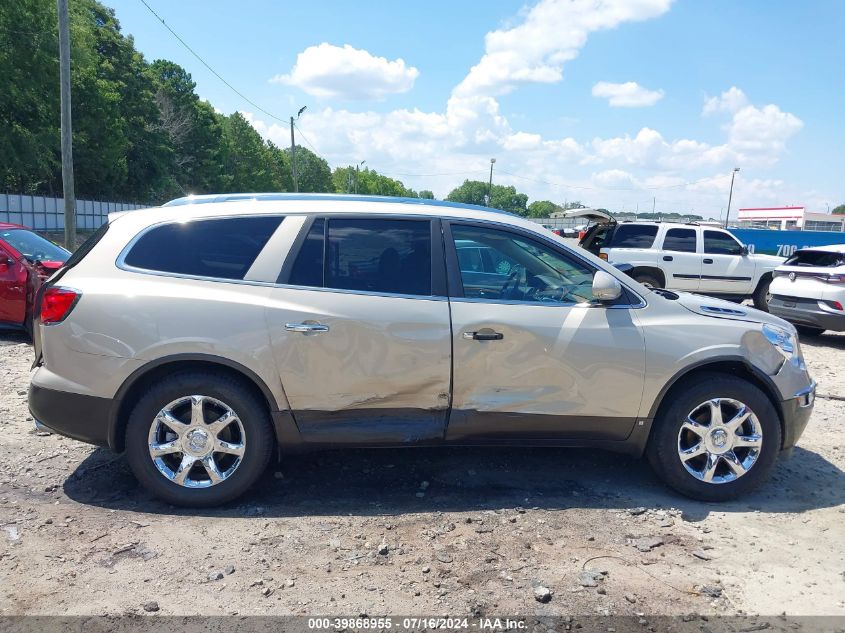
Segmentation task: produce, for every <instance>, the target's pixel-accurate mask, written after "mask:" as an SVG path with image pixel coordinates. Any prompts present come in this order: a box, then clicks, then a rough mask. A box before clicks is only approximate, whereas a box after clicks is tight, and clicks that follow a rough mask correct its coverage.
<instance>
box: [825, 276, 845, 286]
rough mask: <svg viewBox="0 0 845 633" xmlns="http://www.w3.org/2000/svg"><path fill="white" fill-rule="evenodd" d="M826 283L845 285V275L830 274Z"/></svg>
mask: <svg viewBox="0 0 845 633" xmlns="http://www.w3.org/2000/svg"><path fill="white" fill-rule="evenodd" d="M825 281H826V282H827V283H829V284H845V275H834V274H830V275H828V276H827V278H826V279H825Z"/></svg>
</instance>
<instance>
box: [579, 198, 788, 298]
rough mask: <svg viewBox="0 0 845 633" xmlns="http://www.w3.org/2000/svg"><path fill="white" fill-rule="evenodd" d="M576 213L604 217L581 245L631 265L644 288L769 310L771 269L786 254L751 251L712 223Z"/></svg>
mask: <svg viewBox="0 0 845 633" xmlns="http://www.w3.org/2000/svg"><path fill="white" fill-rule="evenodd" d="M572 214H573V216H574V217H584V216H585V215H586V216H587V217H589V218H590V219H593V220H604V221H601V222H599V223H597V224H594V225H593V226H592V227H590V229H588V230H587V232H586V233H585V235H584V237H583V238H582V239H581V241H580V246H581V247H582V248H584V249H586V250H588V251H590V252H591V253H593V254H594V255H598V256H599V257H601V258H602V259H606V260H608V261H610V262H611V263H614V262H625V263H627V264H631V265H632V266H633V270H632V271H631V276H632V277H633V278H634V279H636V280H637V281H639V282H640V283H642V284H644V285H646V286H649V287H653V288H668V289H670V290H684V291H687V292H697V293H700V294H706V295H710V296H715V297H721V298H723V299H729V300H731V301H735V302H742V301H743V300H744V299H752V300H753V301H754V307H756V308H757V309H758V310H764V311H765V310H767V309H768V300H769V284H770V283H771V281H772V272H773V271H774V269H775V268H776V267H777V266H778V265H779V264H782V263H783V261H784V260H783V258H782V257H773V256H771V255H756V254H753V253H749V251H748V248H747V247H746V246H745V245H744V244H742V243H741V242H739V240H737V239H736V238H735V237H734V236H733V235H732V234H731V233H730V232H728V231H725V230H723V229H719V228H715V227H711V226H702V225H698V224H680V223H675V222H639V221H638V222H615V221H614V220H613V219H612V218H611V217H610V216H609V215H608V214H606V213H604V212H597V211H596V210H595V209H577V210H575V211H573V212H572Z"/></svg>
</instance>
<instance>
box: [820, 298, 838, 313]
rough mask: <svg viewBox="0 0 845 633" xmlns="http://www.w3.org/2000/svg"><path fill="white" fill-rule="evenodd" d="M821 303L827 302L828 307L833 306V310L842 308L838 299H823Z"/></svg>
mask: <svg viewBox="0 0 845 633" xmlns="http://www.w3.org/2000/svg"><path fill="white" fill-rule="evenodd" d="M822 303H825V304H827V306H828V307H830V308H833V309H834V310H840V311H841V310H842V304H841V303H840V302H839V301H833V300H830V299H823V300H822Z"/></svg>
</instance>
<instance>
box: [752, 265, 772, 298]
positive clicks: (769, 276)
mask: <svg viewBox="0 0 845 633" xmlns="http://www.w3.org/2000/svg"><path fill="white" fill-rule="evenodd" d="M772 279H774V273H773V272H772V271H771V270H770V271H768V272H765V273H763V274H762V275H760V279H758V280H757V285H755V286H754V290H753V291H752V294H753V293H755V292H757V291H758V290H759V289H760V286H762V285H763V284H764V283H766V282H767V281H768V282H769V283H771V281H772Z"/></svg>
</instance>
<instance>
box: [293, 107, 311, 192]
mask: <svg viewBox="0 0 845 633" xmlns="http://www.w3.org/2000/svg"><path fill="white" fill-rule="evenodd" d="M307 107H308V106H302V107H301V108H300V109H299V112H297V113H296V118H297V119H298V118H299V116H300V115H301V114H302V113H303V112H305V108H307ZM290 173H291V175H292V176H293V192H294V193H299V180H298V179H297V177H296V142H295V141H294V140H293V117H291V118H290Z"/></svg>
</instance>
